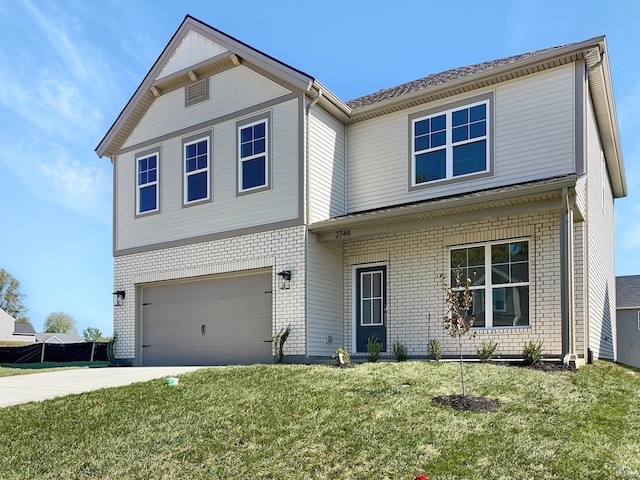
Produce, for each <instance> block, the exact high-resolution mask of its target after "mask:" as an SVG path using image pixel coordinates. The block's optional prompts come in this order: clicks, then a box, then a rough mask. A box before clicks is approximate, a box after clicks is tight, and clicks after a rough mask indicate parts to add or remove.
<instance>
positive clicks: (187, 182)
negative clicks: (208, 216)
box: [182, 135, 211, 205]
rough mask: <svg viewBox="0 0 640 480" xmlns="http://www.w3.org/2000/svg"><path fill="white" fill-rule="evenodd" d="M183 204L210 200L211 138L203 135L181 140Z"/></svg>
mask: <svg viewBox="0 0 640 480" xmlns="http://www.w3.org/2000/svg"><path fill="white" fill-rule="evenodd" d="M182 145H183V155H184V158H183V160H184V184H183V191H184V204H185V205H189V204H193V203H198V202H202V201H207V200H209V199H210V198H211V192H210V185H211V136H210V135H203V136H197V137H192V138H189V139H185V140H183V143H182Z"/></svg>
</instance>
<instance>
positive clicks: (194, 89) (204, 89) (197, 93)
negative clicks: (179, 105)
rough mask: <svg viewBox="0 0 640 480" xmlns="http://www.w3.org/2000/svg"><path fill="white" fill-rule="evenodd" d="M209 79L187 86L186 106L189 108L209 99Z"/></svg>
mask: <svg viewBox="0 0 640 480" xmlns="http://www.w3.org/2000/svg"><path fill="white" fill-rule="evenodd" d="M208 80H209V79H208V78H203V79H202V80H200V81H198V82H195V83H192V84H191V85H187V87H186V89H185V98H184V106H185V107H189V106H191V105H195V104H196V103H200V102H204V101H205V100H208V99H209V82H208Z"/></svg>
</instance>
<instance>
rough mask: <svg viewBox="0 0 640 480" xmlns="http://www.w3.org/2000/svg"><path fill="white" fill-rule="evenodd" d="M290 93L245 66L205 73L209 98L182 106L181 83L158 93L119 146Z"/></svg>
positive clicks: (127, 145) (182, 93) (135, 143)
mask: <svg viewBox="0 0 640 480" xmlns="http://www.w3.org/2000/svg"><path fill="white" fill-rule="evenodd" d="M288 93H291V92H290V90H288V89H286V88H284V87H283V86H281V85H279V84H277V83H275V82H273V81H271V80H269V79H267V78H265V77H263V76H262V75H260V74H258V73H256V72H254V71H253V70H250V69H249V68H247V67H244V66H239V67H236V68H232V69H230V70H225V71H224V72H221V73H218V74H216V75H212V76H211V77H209V98H208V99H207V100H205V101H203V102H200V103H198V104H196V105H192V106H189V107H185V93H184V87H182V88H178V89H177V90H173V91H171V92H167V93H164V94H162V95H161V96H160V97H158V98H156V99H155V100H154V102H153V104H151V106H150V107H149V110H147V112H146V113H145V115H144V116H143V117H142V119H141V120H140V122H139V123H138V125H137V126H136V128H135V129H134V130H133V132H132V133H131V135H130V136H129V138H128V139H127V141H126V142H125V143H124V145H123V148H128V147H131V146H133V145H137V144H139V143H141V142H144V141H147V140H149V139H152V138H158V137H161V136H163V135H167V134H170V133H172V132H175V131H177V130H180V129H182V128H187V127H190V126H191V125H197V124H198V123H201V122H206V121H208V120H211V119H213V118H218V117H222V116H224V115H228V114H230V113H233V112H237V111H239V110H242V109H243V108H249V107H251V106H253V105H257V104H259V103H262V102H267V101H269V100H273V99H275V98H278V97H281V96H283V95H286V94H288Z"/></svg>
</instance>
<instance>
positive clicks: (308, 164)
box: [305, 90, 322, 225]
mask: <svg viewBox="0 0 640 480" xmlns="http://www.w3.org/2000/svg"><path fill="white" fill-rule="evenodd" d="M321 98H322V90H318V95H316V97H315V98H314V99H313V100H311V103H309V105H307V109H306V112H305V119H306V121H305V124H306V126H307V131H306V139H305V143H306V145H305V157H306V158H305V164H306V165H305V167H306V168H305V176H306V177H307V178H306V182H305V189H306V192H305V201H306V204H307V208H306V217H307V218H306V224H307V225H309V224H311V175H310V173H311V123H310V122H309V118H310V114H311V108H313V106H314V105H315V104H316V103H318V101H319V100H320V99H321Z"/></svg>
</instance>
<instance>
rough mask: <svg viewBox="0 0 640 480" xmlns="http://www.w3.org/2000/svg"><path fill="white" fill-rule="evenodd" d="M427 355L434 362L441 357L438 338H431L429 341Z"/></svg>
mask: <svg viewBox="0 0 640 480" xmlns="http://www.w3.org/2000/svg"><path fill="white" fill-rule="evenodd" d="M429 356H430V357H431V358H432V359H433V360H435V361H436V362H437V361H438V360H440V359H441V358H442V345H440V340H435V339H434V340H431V341H430V342H429Z"/></svg>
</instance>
